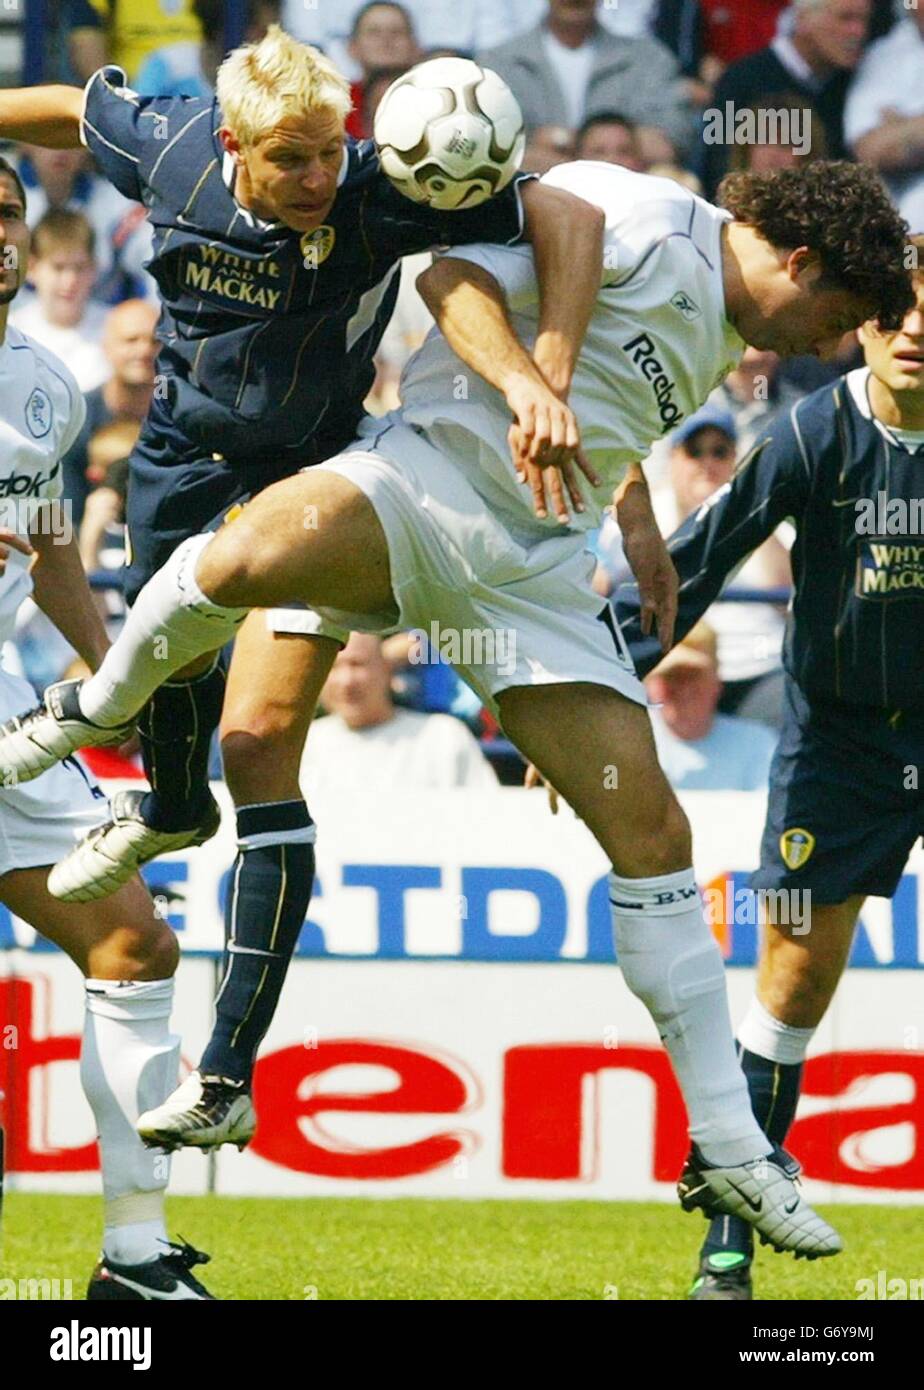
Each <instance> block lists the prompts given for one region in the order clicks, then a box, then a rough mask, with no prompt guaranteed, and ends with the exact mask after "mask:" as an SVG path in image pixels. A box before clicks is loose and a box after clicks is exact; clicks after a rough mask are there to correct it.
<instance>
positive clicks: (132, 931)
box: [88, 921, 180, 980]
mask: <svg viewBox="0 0 924 1390" xmlns="http://www.w3.org/2000/svg"><path fill="white" fill-rule="evenodd" d="M179 960H180V947H179V943H178V941H177V939H176V936H175V935H174V933H173V931H172V930H171V929H170V927H168V926H167V924H166V922H158V921H152V922H150V923H146V924H145V925H139V924H138V923H137V922H131V923H126V924H125V925H123V926H121V927H119V928H118V929H117V930H115V931H113V932H111V933H110V934H109V936H108V937H107V939H106V940H105V941H103V942H101V943H99V945H98V946H97V947H96V949H95V951H94V953H93V957H92V959H91V960H90V962H89V970H88V974H90V975H93V976H98V977H100V978H102V979H108V980H169V979H170V978H171V976H173V975H174V974H175V973H176V968H177V965H178V964H179Z"/></svg>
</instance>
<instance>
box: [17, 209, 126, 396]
mask: <svg viewBox="0 0 924 1390" xmlns="http://www.w3.org/2000/svg"><path fill="white" fill-rule="evenodd" d="M95 243H96V237H95V235H94V232H93V228H92V227H91V226H90V224H89V222H88V221H87V219H86V218H85V217H84V216H83V214H82V213H79V212H69V211H67V210H66V209H64V208H58V209H56V210H55V211H53V212H46V214H45V216H44V217H43V218H42V220H41V221H40V222H39V224H38V226H37V227H36V228H35V231H34V232H33V234H32V255H31V257H30V259H29V280H30V282H31V284H32V285H33V287H34V293H32V294H30V295H28V296H27V297H26V299H25V300H24V302H23V303H22V305H21V306H20V305H17V306H16V307H15V308H14V309H13V311H12V313H11V314H10V323H12V324H13V326H14V327H15V328H18V329H19V330H20V331H21V332H22V333H30V334H31V335H32V337H33V338H35V339H36V340H37V341H38V342H39V343H41V344H42V346H43V347H46V348H48V349H49V350H50V351H51V352H53V353H55V355H56V356H57V357H60V358H61V359H62V360H63V361H64V362H66V363H67V365H68V367H70V369H71V371H72V372H73V373H74V376H75V377H76V378H77V385H78V386H79V387H80V389H81V391H92V390H93V389H94V388H95V387H97V386H100V385H101V384H102V382H104V381H105V380H106V378H107V377H108V375H109V363H108V362H107V360H106V355H105V353H104V352H103V348H102V339H103V325H104V323H105V320H106V310H105V308H104V307H103V306H102V305H101V304H95V303H93V302H92V301H91V298H90V296H91V294H92V292H93V285H94V283H95V281H96V270H97V266H96V259H95V254H94V252H95Z"/></svg>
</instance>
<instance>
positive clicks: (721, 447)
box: [685, 443, 735, 459]
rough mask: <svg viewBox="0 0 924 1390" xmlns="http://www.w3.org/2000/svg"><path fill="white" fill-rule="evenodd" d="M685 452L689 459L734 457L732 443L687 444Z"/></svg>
mask: <svg viewBox="0 0 924 1390" xmlns="http://www.w3.org/2000/svg"><path fill="white" fill-rule="evenodd" d="M685 452H686V453H688V454H689V456H690V458H691V459H701V458H714V459H731V458H734V457H735V446H734V444H731V443H729V444H688V445H687V446H686V450H685Z"/></svg>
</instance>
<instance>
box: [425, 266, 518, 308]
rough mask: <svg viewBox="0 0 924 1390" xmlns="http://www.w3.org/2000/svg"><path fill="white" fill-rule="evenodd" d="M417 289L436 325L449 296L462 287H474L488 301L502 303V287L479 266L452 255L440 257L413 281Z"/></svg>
mask: <svg viewBox="0 0 924 1390" xmlns="http://www.w3.org/2000/svg"><path fill="white" fill-rule="evenodd" d="M416 285H417V290H418V293H419V294H420V297H421V299H422V300H423V302H424V303H425V304H426V306H427V308H428V309H429V310H430V313H431V314H432V315H433V317H434V318H435V319H436V321H437V322H438V323H439V322H440V320H441V318H442V315H443V312H444V310H445V308H446V305H447V303H448V301H449V298H450V296H451V295H452V294H453V292H454V291H456V290H458V289H459V288H460V287H461V286H463V285H469V286H473V287H474V288H475V289H478V290H481V291H482V293H484V294H487V295H488V296H489V297H490V298H492V299H495V300H499V301H500V302H501V303H503V302H504V292H503V290H502V289H501V286H500V285H499V284H498V282H497V280H495V278H494V276H493V275H491V274H490V273H489V272H488V271H487V270H485V269H484V268H483V267H482V266H480V265H475V264H474V262H472V261H466V260H460V259H457V258H456V257H454V256H440V257H439V259H438V260H435V261H434V262H433V264H432V265H431V266H429V267H428V268H427V269H426V270H424V271H421V273H420V275H418V277H417V280H416Z"/></svg>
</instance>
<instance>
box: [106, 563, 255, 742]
mask: <svg viewBox="0 0 924 1390" xmlns="http://www.w3.org/2000/svg"><path fill="white" fill-rule="evenodd" d="M211 540H212V536H210V535H203V536H191V537H190V539H189V540H187V541H184V542H183V544H182V545H180V546H178V547H177V549H176V550H175V551H174V552H173V554H172V555H171V556H170V559H169V560H168V561H167V563H166V564H165V565H164V566H163V568H162V569H159V570H158V571H157V573H156V574H155V575H154V577H153V578H152V579H149V580H148V582H147V584H145V586H144V588H143V589H142V590H141V593H140V594H139V595H138V598H137V600H136V601H135V604H134V606H133V608H132V609H131V611H130V613H129V615H128V617H127V618H126V620H125V626H124V627H123V629H122V631H121V632H120V633H119V636H118V638H117V639H116V641H115V642H114V644H113V645H112V646H111V647H110V648H109V651H108V652H107V653H106V656H105V658H104V660H103V663H102V665H101V666H100V668H99V670H98V671H97V672H96V674H95V675H93V676H90V677H89V679H88V680H86V681H84V683H83V685H82V686H81V688H80V708H81V709H82V711H83V713H84V714H85V715H86V717H87V719H92V720H93V722H94V723H95V724H101V725H102V726H103V727H104V728H106V727H109V726H112V727H115V726H116V725H119V724H126V723H127V722H128V721H129V720H130V719H133V718H134V716H135V715H136V714H137V713H138V711H139V710H140V709H142V708H143V707H144V706H145V705H146V704H147V702H148V700H149V699H150V698H151V696H152V695H153V694H154V691H155V690H156V689H157V687H158V686H160V685H163V683H164V681H166V680H169V678H170V677H171V676H172V675H173V674H174V672H175V671H179V670H180V668H181V667H182V666H187V665H188V664H189V662H191V661H194V660H195V658H196V657H197V656H202V655H203V653H205V652H213V651H217V650H218V649H219V648H220V647H223V646H224V645H225V643H226V642H228V641H230V639H231V638H232V637H233V636H234V634H235V632H236V630H237V628H238V625H239V624H240V623H241V622H242V621H243V620H244V618H245V617H246V616H247V613H248V611H249V610H248V609H246V608H222V607H221V605H220V604H217V603H212V602H211V600H210V599H207V598H206V597H205V595H204V594H203V592H202V590H201V589H200V588H199V585H198V584H197V583H196V578H195V570H196V564H197V562H198V559H199V556H200V555H201V554H202V551H203V550H204V549H205V547H206V546H207V545H208V544H209V542H210V541H211Z"/></svg>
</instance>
